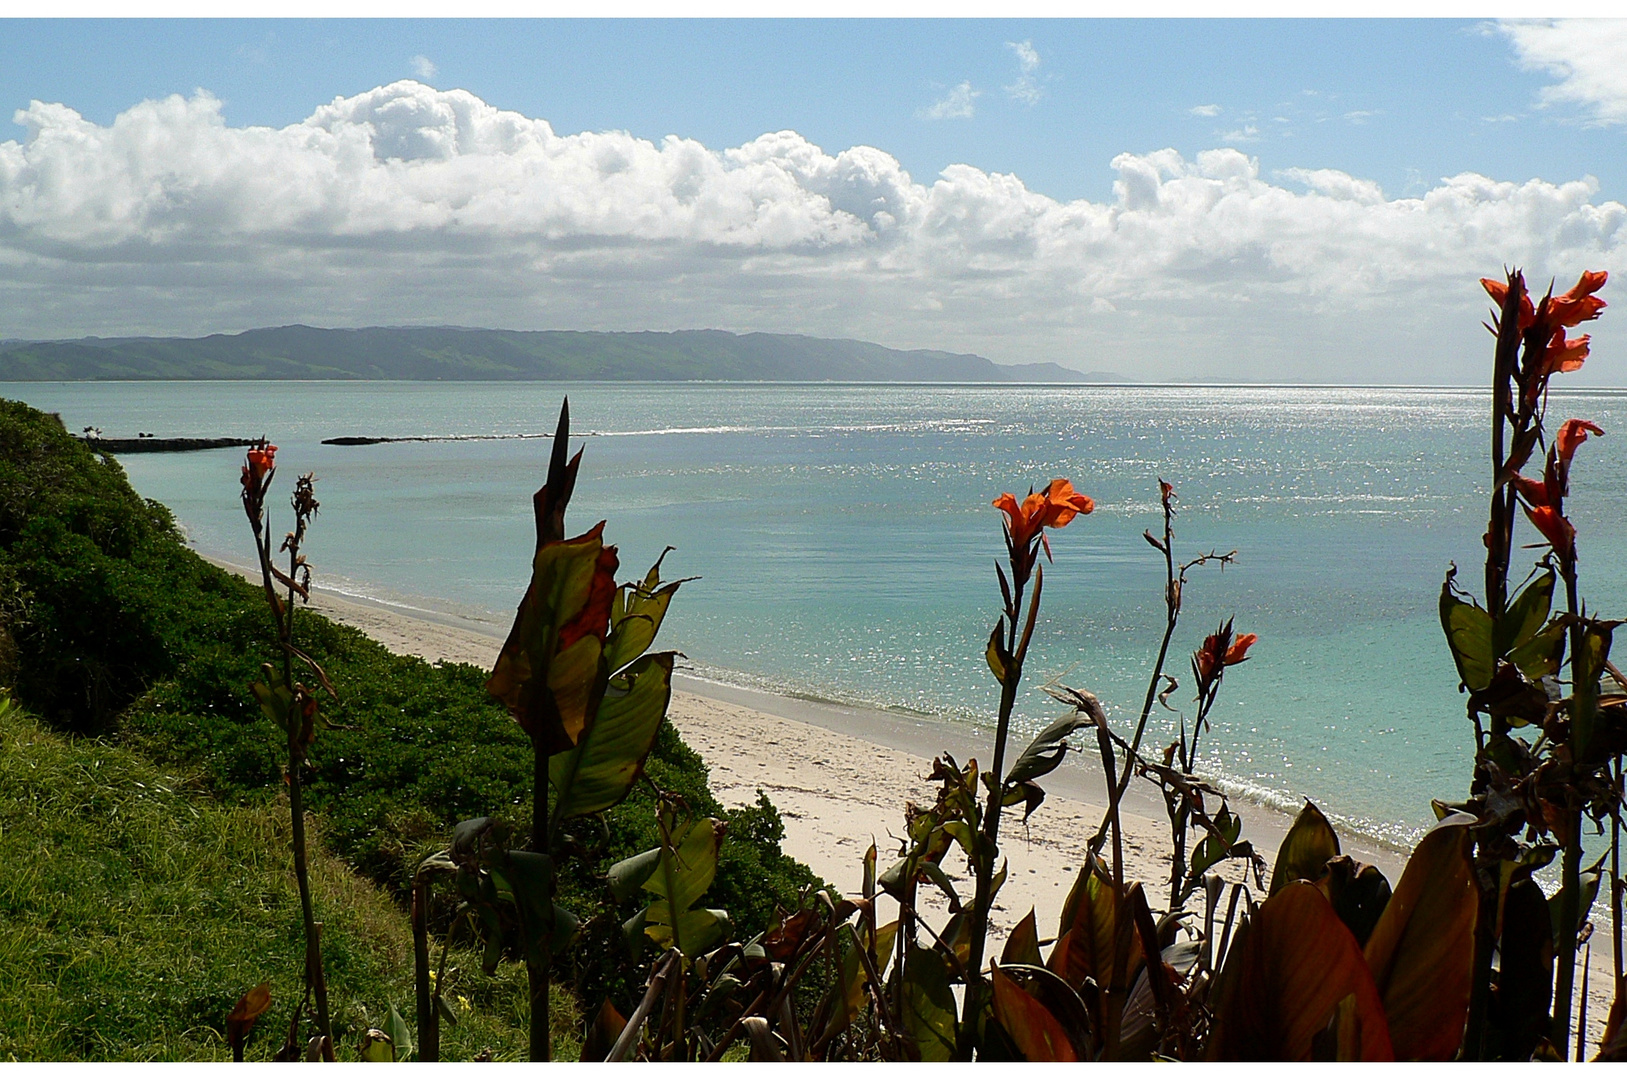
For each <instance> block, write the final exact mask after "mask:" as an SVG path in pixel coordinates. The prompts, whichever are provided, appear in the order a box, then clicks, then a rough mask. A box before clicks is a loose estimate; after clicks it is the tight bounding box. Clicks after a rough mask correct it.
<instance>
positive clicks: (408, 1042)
mask: <svg viewBox="0 0 1627 1080" xmlns="http://www.w3.org/2000/svg"><path fill="white" fill-rule="evenodd" d="M384 1034H386V1035H388V1036H389V1037H390V1046H391V1048H392V1049H393V1050H394V1051H395V1060H396V1061H405V1060H406V1059H407V1058H409V1057H411V1056H412V1052H413V1049H414V1047H413V1045H412V1029H410V1028H408V1027H407V1022H406V1021H405V1020H403V1019H401V1014H400V1013H398V1012H396V1009H395V1006H394V1005H391V1006H390V1015H389V1018H388V1019H386V1020H385V1021H384Z"/></svg>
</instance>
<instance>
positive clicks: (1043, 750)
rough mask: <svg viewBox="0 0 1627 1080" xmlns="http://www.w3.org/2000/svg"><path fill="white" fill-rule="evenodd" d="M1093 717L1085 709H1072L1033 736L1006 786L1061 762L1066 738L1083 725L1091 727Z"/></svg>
mask: <svg viewBox="0 0 1627 1080" xmlns="http://www.w3.org/2000/svg"><path fill="white" fill-rule="evenodd" d="M1090 725H1091V719H1090V717H1089V716H1087V715H1085V714H1084V713H1082V712H1078V711H1075V712H1070V713H1068V714H1066V715H1065V716H1063V717H1061V718H1060V719H1058V720H1056V721H1055V722H1053V723H1052V724H1051V726H1050V727H1048V728H1046V729H1045V730H1044V731H1042V732H1040V733H1039V734H1038V735H1037V736H1035V737H1034V741H1033V742H1031V743H1029V744H1028V749H1026V750H1024V751H1023V752H1022V755H1021V756H1020V757H1018V758H1017V763H1016V764H1015V765H1013V766H1012V767H1011V771H1010V772H1009V773H1007V774H1006V786H1007V787H1014V786H1016V785H1018V784H1022V783H1025V782H1026V781H1029V780H1037V779H1039V778H1040V777H1042V776H1044V775H1045V774H1046V773H1048V772H1050V771H1051V770H1052V769H1055V768H1056V767H1057V766H1058V765H1060V764H1062V758H1063V757H1064V756H1065V755H1066V754H1067V752H1068V744H1067V742H1066V739H1067V737H1068V736H1069V735H1072V734H1073V733H1074V732H1075V731H1078V730H1079V729H1080V728H1083V727H1089V726H1090Z"/></svg>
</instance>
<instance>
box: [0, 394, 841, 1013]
mask: <svg viewBox="0 0 1627 1080" xmlns="http://www.w3.org/2000/svg"><path fill="white" fill-rule="evenodd" d="M246 536H247V526H246V525H245V538H246ZM319 539H320V534H319V533H318V534H317V540H318V542H319ZM245 542H246V539H245ZM0 627H3V628H4V629H5V630H6V631H7V632H8V633H9V635H10V636H11V637H12V638H14V639H15V642H16V653H17V661H16V662H17V668H16V676H15V681H16V692H17V696H18V698H19V700H20V701H21V702H22V704H24V705H25V706H26V707H28V708H29V709H31V710H33V711H34V712H35V713H36V714H38V715H40V716H42V717H44V718H46V719H47V720H49V721H51V722H52V723H54V724H55V725H57V726H58V727H60V728H63V729H65V730H69V731H75V732H83V731H88V730H103V731H105V730H111V727H110V725H112V722H113V719H114V718H115V717H116V718H117V726H116V731H117V735H118V737H119V738H120V739H122V740H123V741H125V742H126V743H127V744H129V745H130V746H132V747H134V748H136V749H138V750H140V751H142V752H143V753H145V754H147V755H148V756H150V757H152V758H154V759H157V760H159V761H163V762H166V763H169V764H170V765H172V766H173V767H176V768H180V769H184V770H187V771H188V772H190V773H192V774H193V775H194V776H195V777H196V778H198V779H199V780H200V781H201V782H202V783H203V784H205V785H206V786H207V788H208V789H209V790H210V791H212V792H213V793H214V794H215V795H217V796H218V797H220V798H223V799H225V800H227V801H229V802H233V803H239V804H248V805H252V804H256V803H261V802H265V801H267V800H270V799H273V798H275V797H276V796H277V794H278V793H279V792H280V791H281V787H282V785H281V783H280V778H281V769H282V756H283V753H284V747H283V741H282V739H281V738H280V737H279V735H278V733H277V731H276V729H275V728H274V727H273V726H272V725H271V724H270V723H268V722H267V721H266V719H265V717H264V715H263V714H262V713H261V712H260V709H259V706H258V705H257V704H256V703H255V701H254V699H253V697H252V695H251V694H250V692H249V683H250V682H251V681H252V680H253V679H254V678H256V677H257V675H258V672H259V668H260V665H261V664H262V663H265V662H267V661H270V660H271V659H273V657H272V652H271V648H270V643H271V642H272V640H273V634H274V631H273V628H272V625H271V621H270V618H269V616H268V614H267V613H266V610H265V606H264V600H263V597H262V595H261V594H260V592H259V590H258V589H256V588H255V587H253V586H251V585H249V584H248V583H246V582H244V581H241V580H239V579H237V578H235V577H233V576H232V575H230V574H228V573H226V572H224V571H221V570H219V569H218V568H216V567H213V566H211V565H209V564H208V563H206V562H204V561H203V560H202V559H200V558H198V556H197V555H195V554H194V553H192V552H191V551H189V550H187V549H186V548H185V547H184V546H183V545H182V544H181V542H180V540H179V538H178V537H177V535H176V533H175V530H174V527H173V524H172V522H171V520H170V517H169V514H168V512H167V511H166V510H164V508H163V507H161V506H159V505H157V504H155V503H149V502H145V501H143V500H142V499H140V498H139V497H138V496H137V495H136V494H135V493H134V492H133V491H132V490H131V489H130V487H129V485H128V483H127V482H126V481H125V479H124V475H123V472H122V470H121V469H120V468H119V466H118V465H117V463H116V462H114V461H113V460H112V459H111V458H109V457H106V456H98V455H96V454H93V453H92V452H91V451H89V450H88V449H86V448H85V447H84V445H83V444H82V443H80V442H79V441H78V440H76V439H74V438H72V437H71V436H70V435H68V433H67V432H66V431H64V430H62V428H61V425H60V423H58V422H56V421H55V419H54V418H52V417H48V416H45V415H44V414H41V413H39V412H37V411H35V410H32V409H29V408H28V407H26V406H23V405H19V404H17V403H14V402H4V403H0ZM296 635H297V636H298V639H299V642H300V644H301V646H302V647H304V648H306V649H307V650H308V651H309V652H310V653H311V654H312V656H313V657H315V658H316V659H317V660H318V661H319V662H320V663H321V664H322V665H323V666H324V667H325V668H326V670H327V672H328V674H329V675H330V677H331V678H332V680H333V683H334V686H335V688H336V689H337V691H338V693H339V702H338V704H337V705H335V706H332V707H330V708H328V709H326V710H325V711H326V713H327V715H328V716H329V717H330V718H331V719H332V720H334V721H335V722H336V723H339V724H342V725H345V726H346V728H347V729H348V730H342V731H324V732H322V733H321V736H320V737H319V738H318V740H317V742H316V745H315V747H314V748H313V751H312V754H311V769H310V770H309V772H308V773H307V774H305V784H306V788H305V790H306V798H307V800H308V806H309V807H310V809H311V810H312V811H313V812H314V813H316V814H318V815H320V817H321V819H322V834H323V839H324V842H325V843H326V844H327V846H328V847H329V848H330V849H331V850H332V851H334V852H335V853H336V854H338V855H339V856H341V857H342V858H344V859H345V860H346V861H348V862H349V863H350V864H351V865H352V866H354V867H356V868H357V869H358V870H360V871H362V872H363V873H365V874H366V875H367V876H369V877H370V878H372V879H373V880H375V881H377V882H379V883H381V884H384V885H386V886H388V887H389V888H390V889H391V890H392V891H394V892H395V893H396V895H397V896H398V897H401V896H404V895H405V891H406V888H407V885H408V882H409V880H410V878H411V874H412V870H413V868H414V867H415V866H416V864H417V862H418V860H419V859H421V858H422V857H423V856H424V855H426V854H429V853H430V852H432V851H435V850H438V849H439V848H440V847H442V846H444V844H445V840H446V834H447V831H448V829H449V827H450V826H451V825H453V824H454V823H456V822H457V821H459V820H462V819H464V818H468V817H474V816H478V815H482V814H488V813H492V812H494V811H495V812H498V813H499V814H501V815H502V816H504V817H506V818H507V819H508V820H510V821H511V823H513V824H514V825H516V826H517V828H518V829H519V830H520V831H521V832H522V833H523V832H524V831H525V830H526V829H528V827H529V816H530V798H529V791H530V784H531V748H530V744H529V742H528V740H527V739H526V737H525V735H524V734H523V733H522V732H521V731H520V730H519V728H518V727H517V725H515V723H514V722H513V720H512V719H510V718H509V716H508V715H507V713H506V712H505V711H504V710H503V709H502V707H501V706H499V705H496V704H494V703H492V702H491V700H490V699H489V698H488V697H487V695H486V692H485V689H484V680H485V672H483V671H481V670H479V669H477V668H474V667H471V666H469V665H465V664H439V665H432V664H429V663H426V662H425V661H423V660H420V659H418V658H415V657H408V656H397V655H394V654H392V653H390V652H389V651H388V650H386V649H385V648H383V647H382V646H380V645H379V644H377V643H376V642H374V641H372V640H371V639H369V638H367V637H366V636H365V635H363V634H361V633H360V632H358V631H356V630H354V629H351V628H349V627H345V626H340V625H337V624H334V623H332V622H330V621H328V620H327V619H324V618H322V617H321V616H318V615H315V614H309V613H306V612H303V611H302V612H301V613H300V614H299V617H298V619H297V622H296ZM0 659H3V654H0ZM647 772H648V775H649V778H650V780H651V781H652V782H653V783H654V784H657V785H659V786H660V787H662V788H663V789H666V790H668V791H672V792H676V793H677V794H679V795H681V796H682V797H683V798H684V799H685V800H687V801H688V802H689V804H690V806H691V807H692V808H693V809H694V810H695V811H696V812H697V813H703V814H711V815H715V816H719V817H723V818H725V819H726V820H728V821H729V823H730V832H729V838H728V840H727V842H726V844H725V847H724V849H723V855H722V867H721V869H720V872H719V875H718V878H717V881H716V883H715V884H714V885H713V888H712V890H711V893H710V894H709V897H708V903H709V904H712V905H715V906H719V907H723V908H725V909H727V910H728V911H729V912H730V913H731V914H732V915H733V916H734V918H735V920H736V923H737V925H738V926H739V927H740V929H742V930H743V931H748V932H749V931H752V930H756V929H762V928H763V927H765V926H766V925H767V924H768V922H769V920H770V919H771V918H772V917H773V913H774V910H775V908H776V906H784V907H792V906H794V905H795V903H796V901H797V897H798V894H799V892H800V891H801V890H803V889H805V888H806V887H808V886H809V885H812V884H814V883H815V882H814V879H813V878H812V875H811V874H810V873H809V871H808V870H807V868H806V867H803V866H802V865H801V864H799V863H797V862H795V861H794V860H792V859H790V858H788V857H786V856H785V855H783V854H782V853H781V852H780V849H779V839H780V837H781V835H782V830H781V827H780V822H779V816H778V814H777V813H776V812H775V811H774V809H773V807H772V805H771V804H769V803H768V801H767V800H766V799H762V800H759V802H758V804H757V805H756V806H752V807H747V808H744V809H740V810H735V811H724V810H723V809H722V807H720V806H719V805H718V803H717V801H716V799H714V798H713V796H712V795H711V793H710V791H709V789H708V788H707V785H706V768H705V765H704V763H703V762H702V761H701V760H700V758H699V756H698V755H696V754H695V753H694V752H693V751H692V750H690V749H689V748H688V747H687V746H685V745H684V743H683V742H682V740H681V739H680V738H679V737H678V735H677V733H676V732H675V731H673V730H672V729H671V728H670V727H667V728H665V729H664V730H663V731H662V734H661V737H660V740H659V742H658V743H657V746H656V749H655V752H654V753H653V754H652V755H651V757H650V759H649V762H648V764H647ZM652 807H653V796H652V793H651V789H650V788H649V787H648V786H647V785H640V787H638V788H636V789H635V791H634V794H633V797H632V798H630V799H629V800H628V801H627V802H626V803H624V804H623V805H622V806H620V807H617V808H616V809H615V810H614V811H612V812H611V813H610V814H609V815H608V820H607V823H606V824H607V833H608V837H607V840H606V842H605V843H604V844H603V846H602V848H601V849H599V850H598V851H597V852H595V857H594V858H591V859H585V860H572V861H571V862H569V863H568V864H567V867H568V871H567V877H566V879H565V880H564V881H563V882H562V883H561V886H562V887H561V900H562V902H563V903H565V904H566V905H567V906H571V907H574V908H575V909H576V910H578V911H580V912H581V913H582V914H583V915H584V916H586V915H590V914H592V913H593V912H594V911H596V910H598V909H599V908H600V906H601V904H603V903H605V902H607V900H608V897H607V894H606V893H605V891H604V889H603V888H602V886H601V885H600V883H599V881H598V879H597V875H598V874H599V873H601V872H602V871H603V869H604V868H605V867H607V866H608V865H609V864H610V863H611V862H613V861H614V860H616V859H620V858H624V857H626V856H628V855H631V854H634V853H636V852H638V851H641V850H644V849H646V848H649V847H652V846H654V845H655V843H656V839H657V838H656V834H655V827H654V823H653V818H654V814H653V809H652ZM505 808H506V809H505ZM631 912H632V908H631V906H629V910H628V911H625V912H621V914H620V917H621V918H625V917H626V916H627V915H629V914H631ZM601 922H604V923H607V922H608V915H607V917H606V919H605V920H601ZM617 925H619V919H618V920H617ZM609 943H610V938H609V936H608V935H605V936H604V937H603V940H601V941H600V942H599V945H600V946H602V947H599V948H584V949H582V950H578V952H580V953H582V954H584V955H589V956H591V957H592V961H591V963H589V964H588V965H587V966H585V967H583V968H582V969H581V970H580V971H579V975H580V976H581V978H582V979H584V980H585V981H586V983H587V985H588V988H589V989H590V990H597V989H598V988H601V987H604V986H606V985H608V984H610V983H615V982H616V980H617V979H618V974H617V973H618V972H619V971H620V970H621V968H622V966H623V965H622V962H621V958H620V956H619V955H617V954H616V951H615V950H614V949H611V948H610V944H609ZM618 985H619V983H618Z"/></svg>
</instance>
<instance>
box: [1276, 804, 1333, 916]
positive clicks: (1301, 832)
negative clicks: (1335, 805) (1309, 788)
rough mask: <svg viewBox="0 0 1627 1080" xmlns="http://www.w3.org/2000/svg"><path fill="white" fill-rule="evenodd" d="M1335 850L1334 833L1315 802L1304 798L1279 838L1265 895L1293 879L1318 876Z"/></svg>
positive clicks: (1316, 879) (1310, 879) (1284, 885)
mask: <svg viewBox="0 0 1627 1080" xmlns="http://www.w3.org/2000/svg"><path fill="white" fill-rule="evenodd" d="M1337 854H1339V836H1338V834H1337V833H1335V832H1334V831H1333V826H1332V825H1329V824H1328V819H1327V818H1325V817H1323V816H1322V811H1320V810H1318V809H1317V808H1316V804H1315V803H1313V802H1311V801H1310V800H1309V799H1307V800H1305V808H1304V809H1303V810H1301V811H1300V812H1299V816H1298V817H1296V818H1295V819H1294V824H1293V826H1292V827H1290V828H1289V830H1288V835H1287V836H1285V837H1283V838H1282V846H1281V847H1279V848H1278V849H1277V862H1276V865H1275V866H1274V867H1272V869H1271V889H1270V891H1269V892H1268V893H1267V894H1266V895H1268V896H1275V895H1277V893H1279V892H1281V891H1282V890H1283V889H1284V888H1285V887H1286V886H1287V885H1288V884H1289V883H1291V882H1294V881H1299V880H1305V881H1310V882H1315V881H1318V880H1320V879H1321V877H1322V873H1323V871H1325V870H1326V869H1327V865H1328V860H1329V859H1331V858H1333V857H1334V856H1335V855H1337Z"/></svg>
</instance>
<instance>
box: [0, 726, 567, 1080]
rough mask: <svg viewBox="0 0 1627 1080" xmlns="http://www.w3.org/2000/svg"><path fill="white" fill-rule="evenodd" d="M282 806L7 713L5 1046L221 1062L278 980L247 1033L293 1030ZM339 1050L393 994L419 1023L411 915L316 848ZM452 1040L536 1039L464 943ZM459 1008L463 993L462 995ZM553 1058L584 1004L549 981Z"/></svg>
mask: <svg viewBox="0 0 1627 1080" xmlns="http://www.w3.org/2000/svg"><path fill="white" fill-rule="evenodd" d="M288 834H289V822H288V811H287V806H286V803H281V804H279V803H267V804H265V805H258V806H239V807H227V806H222V805H219V804H218V803H216V802H214V801H213V800H211V799H209V798H208V797H207V796H204V795H202V794H199V793H197V792H196V791H192V790H189V789H188V785H187V784H186V783H185V782H184V780H183V778H181V777H178V776H176V775H175V774H174V773H173V772H169V771H164V770H161V769H159V768H158V767H156V766H154V765H152V764H150V763H148V762H147V761H145V760H144V759H143V758H141V757H140V756H139V755H137V754H135V753H133V752H131V751H128V750H125V749H122V748H120V747H118V746H114V745H109V744H108V743H106V742H102V741H97V740H91V739H74V738H71V737H66V736H62V735H58V734H54V733H52V732H49V731H47V730H45V729H44V728H42V727H41V726H40V725H39V724H38V723H37V722H36V721H35V720H33V719H32V718H30V717H28V716H26V715H24V714H22V713H21V712H20V711H17V710H13V711H12V712H10V713H9V714H8V715H5V716H3V717H0V866H3V867H4V868H5V870H4V873H3V874H0V1002H4V1007H3V1008H0V1060H18V1061H79V1060H120V1061H144V1060H189V1061H204V1060H222V1059H228V1058H229V1057H230V1051H229V1050H228V1048H227V1046H226V1043H225V1040H224V1037H223V1034H222V1032H223V1028H224V1021H225V1017H226V1014H227V1013H228V1012H229V1011H230V1010H231V1007H232V1005H233V1003H234V1002H235V1001H236V1000H237V997H238V995H240V994H241V993H243V992H244V991H245V990H247V989H248V988H250V987H251V986H254V985H255V984H257V983H259V982H260V981H261V980H266V979H268V980H270V982H271V985H272V996H273V1005H272V1009H271V1011H270V1012H269V1013H267V1014H266V1015H265V1016H264V1017H262V1018H261V1020H260V1023H259V1025H258V1026H257V1028H256V1030H255V1032H254V1037H253V1039H252V1041H251V1042H250V1045H249V1052H248V1056H249V1058H250V1059H265V1058H269V1057H270V1055H271V1054H272V1053H273V1052H275V1050H276V1049H277V1047H278V1046H280V1045H281V1043H282V1037H283V1035H284V1033H285V1032H286V1030H287V1021H288V1018H289V1015H290V1009H291V1007H292V1006H293V1004H294V1003H295V1002H296V1001H297V999H298V995H299V969H300V961H299V958H300V956H301V955H302V948H303V946H302V943H301V940H300V931H299V926H300V918H299V898H298V892H297V890H296V887H295V884H294V877H293V872H292V867H291V857H290V854H289V848H288ZM312 871H313V872H312V878H313V889H314V893H315V901H316V908H317V915H318V918H319V919H321V920H323V921H324V922H325V924H326V926H325V929H324V934H323V944H324V949H323V952H324V956H325V958H326V969H327V977H328V984H329V987H330V993H331V1003H332V1012H333V1022H334V1034H335V1039H336V1042H337V1043H338V1046H339V1055H340V1058H341V1060H346V1059H354V1057H355V1047H356V1044H357V1041H358V1039H359V1038H360V1035H361V1033H362V1032H363V1031H365V1030H366V1029H367V1028H368V1027H370V1026H376V1025H379V1024H381V1023H382V1022H383V1019H384V1017H386V1016H388V1015H389V1010H390V1007H391V1006H392V1005H393V1006H395V1007H396V1008H397V1009H398V1010H399V1011H400V1012H401V1014H402V1015H403V1016H404V1017H406V1018H407V1019H408V1021H409V1023H410V1022H411V1020H412V1015H413V1014H412V1002H413V995H412V985H413V983H412V978H413V973H412V942H411V937H410V934H409V933H408V929H407V920H406V919H405V918H404V917H403V914H402V912H401V910H400V908H399V907H398V906H397V905H396V904H395V903H394V901H393V900H392V899H391V898H390V897H389V896H388V895H387V894H386V893H385V892H383V891H382V890H380V889H379V888H377V887H375V886H373V885H371V884H369V883H367V882H365V881H363V880H362V879H360V878H358V877H356V876H355V875H354V874H352V873H351V872H350V871H349V870H348V869H347V868H346V867H345V866H344V864H342V863H341V862H339V861H338V860H336V859H334V858H333V857H331V856H328V855H325V854H323V853H321V852H320V850H319V851H318V852H317V853H316V855H315V857H314V858H313V860H312ZM451 965H452V966H453V967H455V968H456V974H455V976H454V977H453V978H451V979H449V986H448V992H449V994H450V995H451V996H452V997H454V998H456V997H458V996H460V995H461V996H462V998H464V999H466V1000H467V1002H468V1009H467V1010H466V1011H464V1015H463V1017H462V1020H461V1022H460V1023H459V1024H458V1025H457V1026H456V1027H446V1026H444V1025H443V1035H442V1040H443V1054H444V1055H445V1057H446V1059H448V1060H469V1059H471V1058H473V1057H475V1056H476V1055H477V1054H480V1053H481V1052H482V1051H483V1050H484V1051H489V1052H490V1053H491V1055H492V1056H493V1057H495V1058H496V1059H498V1060H506V1059H523V1057H524V1054H525V1046H526V1038H525V1028H524V1024H525V1012H526V1002H525V977H524V971H523V968H522V967H521V966H520V965H517V964H514V963H511V962H505V963H504V964H503V965H502V966H501V967H500V968H499V969H498V972H497V974H496V975H495V976H494V977H492V978H489V979H488V978H486V977H484V976H483V975H482V974H481V972H480V967H479V962H478V958H477V957H476V956H474V955H473V954H464V953H460V952H454V954H453V957H452V960H451ZM460 1010H461V1006H460ZM554 1026H555V1039H556V1043H557V1045H558V1053H559V1055H560V1056H562V1057H563V1056H567V1055H568V1056H574V1055H575V1047H576V1040H577V1039H578V1038H579V1036H578V1034H577V1031H578V1029H577V1015H576V1009H575V1005H574V1001H573V1000H572V999H571V997H570V995H569V994H568V993H562V994H559V995H558V996H557V997H556V1009H555V1015H554Z"/></svg>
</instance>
